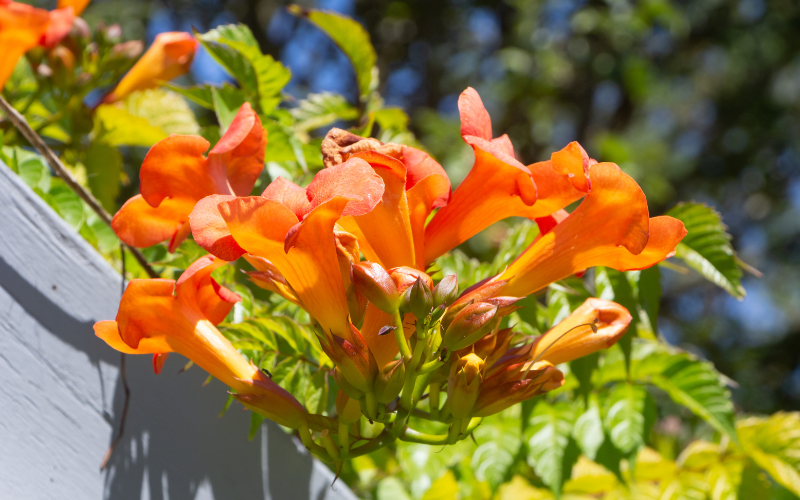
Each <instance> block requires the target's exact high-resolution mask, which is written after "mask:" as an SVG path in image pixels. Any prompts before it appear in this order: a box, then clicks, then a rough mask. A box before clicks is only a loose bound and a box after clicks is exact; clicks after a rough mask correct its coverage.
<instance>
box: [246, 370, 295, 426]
mask: <svg viewBox="0 0 800 500" xmlns="http://www.w3.org/2000/svg"><path fill="white" fill-rule="evenodd" d="M256 373H257V375H256V377H255V378H254V379H253V380H239V382H240V383H242V384H244V385H245V386H246V389H242V390H240V391H239V392H237V393H235V394H232V396H233V397H234V398H236V399H237V400H239V401H240V402H241V403H242V404H244V405H245V406H246V407H248V408H250V409H251V410H253V411H255V412H257V413H260V414H262V415H264V416H266V417H268V418H269V419H270V420H272V421H274V422H277V423H279V424H280V425H283V426H284V427H290V428H292V429H299V428H300V427H301V426H302V425H303V424H304V423H305V421H306V416H307V415H308V412H307V411H306V409H305V408H304V407H303V405H301V404H300V402H299V401H298V400H297V399H295V397H294V396H292V395H291V394H289V392H287V391H286V390H284V389H283V388H281V387H280V386H279V385H278V384H276V383H275V382H273V381H272V380H270V379H269V378H267V377H266V376H265V375H263V374H261V372H260V371H257V372H256Z"/></svg>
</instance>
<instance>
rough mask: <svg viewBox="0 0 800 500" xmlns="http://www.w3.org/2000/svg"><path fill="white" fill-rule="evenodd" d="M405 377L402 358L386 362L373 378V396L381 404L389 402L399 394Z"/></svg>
mask: <svg viewBox="0 0 800 500" xmlns="http://www.w3.org/2000/svg"><path fill="white" fill-rule="evenodd" d="M405 379H406V366H405V364H404V363H403V360H402V359H398V360H396V361H392V362H390V363H387V364H386V366H384V367H383V368H382V369H381V372H380V373H379V374H378V376H377V377H376V378H375V396H376V398H377V399H378V402H379V403H381V404H389V403H391V402H392V401H393V400H394V398H396V397H397V395H398V394H400V391H401V390H402V389H403V382H405Z"/></svg>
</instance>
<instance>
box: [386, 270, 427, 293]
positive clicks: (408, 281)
mask: <svg viewBox="0 0 800 500" xmlns="http://www.w3.org/2000/svg"><path fill="white" fill-rule="evenodd" d="M389 275H390V276H391V277H392V281H394V284H395V285H397V291H398V292H399V293H403V292H405V291H406V290H407V289H408V288H410V287H411V286H412V285H414V283H416V281H417V280H418V279H420V280H422V282H423V283H424V284H425V285H427V286H428V289H429V290H433V279H432V278H431V277H430V276H428V275H427V274H425V273H424V272H422V271H420V270H419V269H414V268H413V267H408V266H399V267H393V268H391V269H389Z"/></svg>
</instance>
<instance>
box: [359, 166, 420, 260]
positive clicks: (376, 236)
mask: <svg viewBox="0 0 800 500" xmlns="http://www.w3.org/2000/svg"><path fill="white" fill-rule="evenodd" d="M353 158H360V159H362V160H364V161H366V162H367V163H368V164H369V165H370V166H371V167H372V168H373V169H374V172H375V173H376V174H378V175H379V176H380V177H381V179H383V184H384V186H385V187H384V191H383V196H382V197H381V200H380V202H378V204H376V205H375V206H374V208H373V209H372V210H371V211H369V212H367V213H365V214H364V215H359V216H357V217H355V221H356V223H357V224H358V227H359V228H360V229H361V233H362V234H363V235H364V236H365V237H366V240H367V241H368V242H369V246H370V247H371V249H372V250H373V251H374V252H375V253H376V254H377V256H378V257H379V259H380V260H379V262H380V263H381V264H382V265H383V266H384V267H386V268H391V267H397V266H411V267H414V266H415V255H414V238H413V235H412V233H411V224H410V220H409V211H408V201H407V199H406V167H405V165H403V163H402V162H400V161H399V160H396V159H394V158H392V157H390V156H386V155H383V154H381V153H377V152H375V151H366V152H363V153H358V154H356V155H354V156H353Z"/></svg>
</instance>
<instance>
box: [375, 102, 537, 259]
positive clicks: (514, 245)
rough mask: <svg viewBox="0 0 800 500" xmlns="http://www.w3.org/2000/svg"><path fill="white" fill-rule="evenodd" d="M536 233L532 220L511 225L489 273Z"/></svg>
mask: <svg viewBox="0 0 800 500" xmlns="http://www.w3.org/2000/svg"><path fill="white" fill-rule="evenodd" d="M381 111H383V110H381ZM538 235H539V226H537V225H536V223H534V222H533V221H530V220H527V219H526V220H523V221H521V222H519V223H518V224H515V225H514V226H512V227H511V228H510V229H509V230H508V233H506V237H505V238H504V239H503V241H502V243H500V248H498V249H497V254H496V255H495V257H494V261H492V265H491V267H490V268H489V273H490V274H498V273H500V272H502V271H504V270H505V268H506V267H507V266H508V265H509V264H510V263H511V262H512V261H513V260H514V259H516V258H517V256H519V254H521V253H522V251H523V250H524V249H526V248H528V246H529V245H530V244H531V243H532V242H533V240H534V238H536V236H538Z"/></svg>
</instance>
